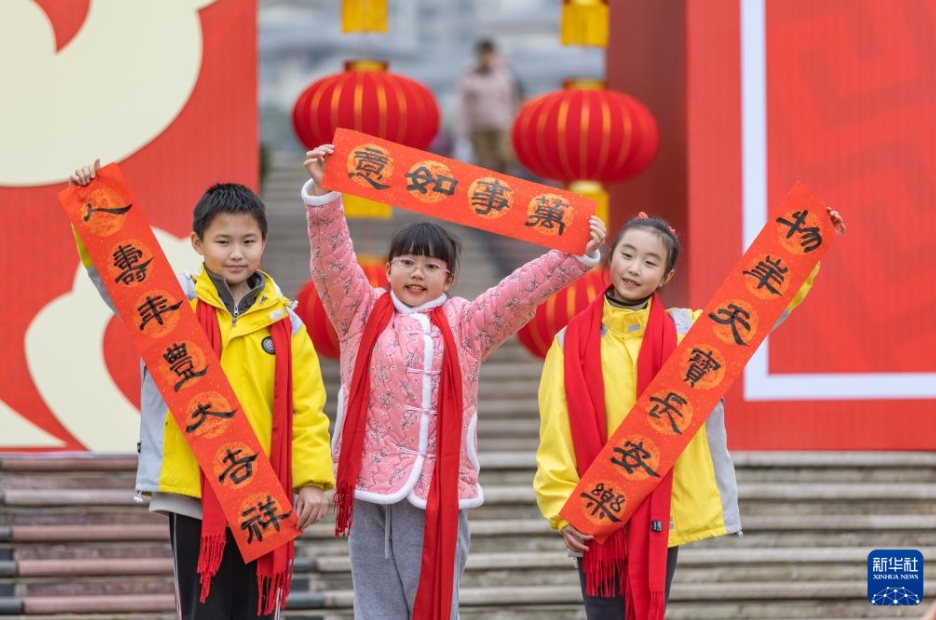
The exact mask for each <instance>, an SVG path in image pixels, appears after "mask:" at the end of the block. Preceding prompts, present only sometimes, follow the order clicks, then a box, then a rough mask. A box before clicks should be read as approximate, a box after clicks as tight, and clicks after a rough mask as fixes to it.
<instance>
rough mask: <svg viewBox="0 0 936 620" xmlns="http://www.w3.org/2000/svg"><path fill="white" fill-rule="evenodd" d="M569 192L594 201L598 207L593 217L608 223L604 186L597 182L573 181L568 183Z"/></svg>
mask: <svg viewBox="0 0 936 620" xmlns="http://www.w3.org/2000/svg"><path fill="white" fill-rule="evenodd" d="M569 191H570V192H575V193H576V194H578V195H579V196H585V197H586V198H591V199H592V200H594V201H595V203H596V204H597V205H598V207H597V208H596V209H595V215H597V216H598V217H600V218H601V219H602V220H603V221H604V222H607V221H608V192H607V190H606V189H605V186H604V184H602V183H599V182H598V181H573V182H572V183H569Z"/></svg>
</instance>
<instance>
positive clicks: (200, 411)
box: [176, 390, 237, 433]
mask: <svg viewBox="0 0 936 620" xmlns="http://www.w3.org/2000/svg"><path fill="white" fill-rule="evenodd" d="M176 391H178V390H176ZM235 413H237V409H234V410H233V411H212V410H211V403H198V407H196V408H195V411H193V412H192V418H195V419H196V421H195V422H193V423H192V424H189V425H188V426H186V427H185V432H186V433H191V432H194V431H196V430H198V427H199V426H201V425H202V424H204V423H205V420H207V419H208V416H214V417H216V418H222V419H224V420H230V419H231V418H233V417H234V414H235Z"/></svg>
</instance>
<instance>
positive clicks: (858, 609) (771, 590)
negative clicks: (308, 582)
mask: <svg viewBox="0 0 936 620" xmlns="http://www.w3.org/2000/svg"><path fill="white" fill-rule="evenodd" d="M934 594H936V582H926V584H925V586H924V596H926V597H927V598H929V597H932V596H933V595H934ZM352 601H353V593H352V592H351V591H350V590H333V591H328V592H323V593H321V594H306V593H294V595H291V596H290V599H289V604H288V607H289V608H292V609H294V610H298V609H306V610H309V609H325V610H329V611H332V612H334V611H339V610H340V611H344V612H350V610H351V606H352ZM580 601H581V592H580V590H579V588H578V587H577V586H565V587H555V586H524V587H511V586H501V587H476V588H462V589H461V592H460V597H459V602H460V609H461V610H465V612H468V613H470V612H471V611H473V612H475V614H479V612H480V613H485V617H486V618H501V617H502V616H500V615H498V614H499V613H501V611H502V610H506V609H509V608H520V609H522V608H524V607H532V606H536V607H537V608H538V610H539V609H542V606H544V605H546V606H567V611H569V612H573V611H574V608H575V607H576V606H580V604H581V603H580ZM16 603H19V609H18V610H17V611H16V612H14V613H21V612H25V613H27V614H30V615H39V614H64V613H73V614H82V613H97V614H101V613H102V612H103V613H108V612H110V613H117V614H119V613H124V614H127V613H134V612H143V613H146V612H166V611H170V610H171V609H172V607H173V596H172V595H171V594H169V595H146V596H144V595H141V596H117V595H112V596H85V597H78V596H73V597H35V598H31V597H27V598H23V599H9V600H7V601H5V608H6V609H7V610H9V611H7V612H6V613H7V614H9V613H10V612H12V611H13V609H14V605H15V604H16ZM817 611H820V612H822V611H832V612H835V613H836V615H837V616H838V617H848V618H859V617H880V615H879V613H875V612H881V611H882V610H879V609H875V608H874V607H873V606H871V605H870V604H869V603H868V601H867V598H866V586H865V584H862V583H856V582H853V581H814V582H809V583H807V582H798V583H794V584H777V583H769V582H768V583H764V582H750V583H746V584H744V587H743V588H739V587H737V585H736V584H730V583H724V584H720V583H714V584H713V583H706V584H680V586H679V587H676V586H675V585H674V587H673V590H672V592H671V595H670V607H669V610H668V613H667V618H675V619H677V620H678V619H687V618H695V619H698V618H725V619H727V618H732V619H737V618H755V617H757V618H774V619H779V618H822V617H825V618H829V617H836V616H833V615H817ZM906 611H907V613H906V614H903V612H904V610H903V609H900V610H897V609H888V610H887V612H888V613H887V615H888V617H917V616H918V613H919V611H920V610H919V609H916V608H907V610H906ZM842 612H845V613H842ZM0 613H4V611H3V608H0ZM575 613H578V612H577V611H576V612H575ZM325 617H341V616H336V615H333V614H329V615H327V616H325ZM465 617H471V616H467V615H466V616H465ZM473 617H480V615H474V616H473ZM515 617H517V616H515ZM527 617H530V616H527ZM533 617H537V616H533ZM538 617H542V616H538ZM549 617H554V616H549ZM573 617H575V616H573Z"/></svg>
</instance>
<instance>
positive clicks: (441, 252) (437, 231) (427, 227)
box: [387, 222, 461, 274]
mask: <svg viewBox="0 0 936 620" xmlns="http://www.w3.org/2000/svg"><path fill="white" fill-rule="evenodd" d="M460 252H461V242H460V241H459V240H458V238H457V237H455V236H454V235H452V233H450V232H449V231H447V230H445V229H444V228H442V227H441V226H439V225H438V224H433V223H432V222H416V223H415V224H410V225H409V226H407V227H406V228H403V229H402V230H400V231H398V232H397V233H396V234H395V235H393V240H392V241H391V242H390V252H389V254H388V255H387V262H388V263H389V262H390V261H392V260H393V259H394V258H396V257H397V256H403V255H404V254H412V255H414V256H428V257H430V258H437V259H439V260H442V261H445V263H446V265H448V269H449V272H451V273H452V274H454V273H455V272H456V271H458V255H459V253H460Z"/></svg>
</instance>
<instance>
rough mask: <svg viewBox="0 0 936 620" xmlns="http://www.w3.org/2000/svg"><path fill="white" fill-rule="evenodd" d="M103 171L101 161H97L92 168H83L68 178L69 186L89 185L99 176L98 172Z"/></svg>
mask: <svg viewBox="0 0 936 620" xmlns="http://www.w3.org/2000/svg"><path fill="white" fill-rule="evenodd" d="M100 169H101V160H100V159H95V160H94V163H93V164H91V165H90V166H82V167H81V168H78V169H77V170H75V172H74V173H73V174H72V175H71V176H70V177H68V184H69V185H87V184H88V183H90V182H91V181H93V180H94V177H96V176H97V171H98V170H100Z"/></svg>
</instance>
